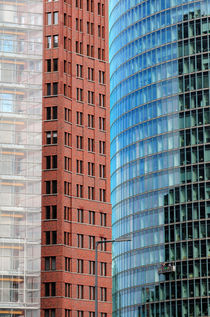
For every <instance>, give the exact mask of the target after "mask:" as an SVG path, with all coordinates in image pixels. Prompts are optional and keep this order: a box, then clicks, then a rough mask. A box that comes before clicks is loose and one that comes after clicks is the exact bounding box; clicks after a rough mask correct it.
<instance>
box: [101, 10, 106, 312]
mask: <svg viewBox="0 0 210 317" xmlns="http://www.w3.org/2000/svg"><path fill="white" fill-rule="evenodd" d="M101 15H102V16H104V15H105V8H104V4H102V9H101ZM101 317H106V316H101Z"/></svg>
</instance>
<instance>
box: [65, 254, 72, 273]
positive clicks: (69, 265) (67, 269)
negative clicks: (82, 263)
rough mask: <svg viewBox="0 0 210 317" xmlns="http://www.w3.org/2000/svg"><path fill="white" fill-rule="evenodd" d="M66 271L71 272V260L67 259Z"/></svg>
mask: <svg viewBox="0 0 210 317" xmlns="http://www.w3.org/2000/svg"><path fill="white" fill-rule="evenodd" d="M65 271H66V272H71V258H67V257H65Z"/></svg>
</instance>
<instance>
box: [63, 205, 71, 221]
mask: <svg viewBox="0 0 210 317" xmlns="http://www.w3.org/2000/svg"><path fill="white" fill-rule="evenodd" d="M64 220H70V207H66V206H64Z"/></svg>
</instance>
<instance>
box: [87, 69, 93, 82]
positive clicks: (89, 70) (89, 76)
mask: <svg viewBox="0 0 210 317" xmlns="http://www.w3.org/2000/svg"><path fill="white" fill-rule="evenodd" d="M88 80H91V81H94V68H91V67H88Z"/></svg>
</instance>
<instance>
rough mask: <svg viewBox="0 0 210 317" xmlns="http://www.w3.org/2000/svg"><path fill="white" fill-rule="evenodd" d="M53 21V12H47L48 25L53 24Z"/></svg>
mask: <svg viewBox="0 0 210 317" xmlns="http://www.w3.org/2000/svg"><path fill="white" fill-rule="evenodd" d="M51 23H52V14H51V12H47V25H51Z"/></svg>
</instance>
